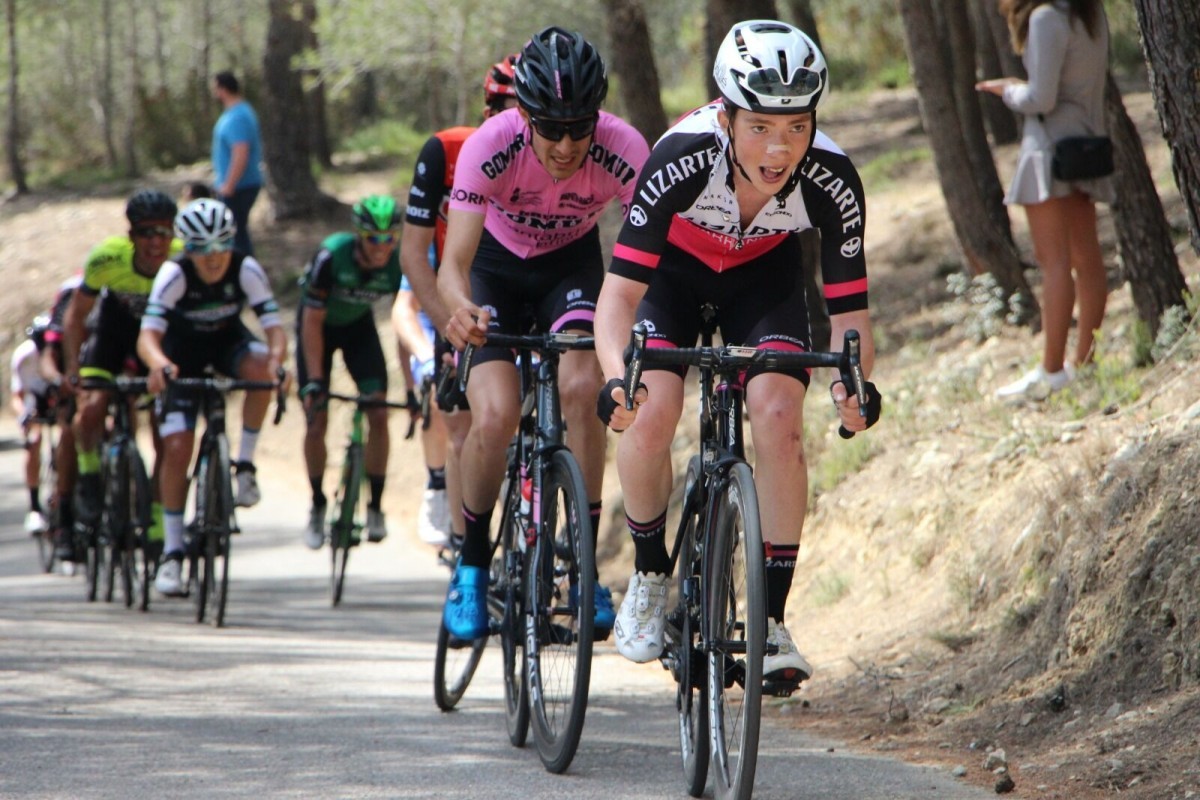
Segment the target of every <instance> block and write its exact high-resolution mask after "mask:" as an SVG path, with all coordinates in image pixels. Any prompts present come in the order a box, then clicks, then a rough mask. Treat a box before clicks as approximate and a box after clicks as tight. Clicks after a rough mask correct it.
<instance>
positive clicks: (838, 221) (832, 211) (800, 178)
mask: <svg viewBox="0 0 1200 800" xmlns="http://www.w3.org/2000/svg"><path fill="white" fill-rule="evenodd" d="M719 109H720V104H719V103H712V104H709V105H707V106H704V107H702V108H699V109H697V110H695V111H693V112H692V113H690V114H688V115H687V116H685V117H684V118H683V119H681V120H680V121H679V122H677V123H676V124H675V125H674V126H673V127H672V128H671V129H670V130H668V131H667V132H666V133H665V134H663V137H662V138H661V139H660V140H659V141H658V143H657V144H656V145H655V146H654V151H653V153H652V154H651V156H650V159H649V160H648V161H647V162H646V166H645V167H644V168H643V170H642V173H641V177H640V178H639V179H638V184H637V190H636V192H635V195H634V198H633V201H632V206H631V207H630V210H629V214H628V216H627V219H626V222H625V224H624V225H623V226H622V228H621V233H620V235H619V236H618V238H617V243H616V246H615V248H614V250H613V261H612V266H611V268H610V271H611V272H613V273H615V274H617V275H620V276H622V277H626V278H629V279H631V280H635V281H639V282H642V283H649V282H650V280H651V278H652V277H653V276H654V271H655V269H656V268H657V266H658V263H659V259H660V258H661V257H662V254H663V252H664V250H665V249H666V246H667V244H668V242H669V243H670V244H672V245H674V246H675V247H678V248H679V249H680V250H683V251H684V252H686V253H688V254H690V255H692V256H693V257H695V258H696V259H698V260H699V261H701V262H702V263H703V264H705V265H706V266H707V267H708V268H709V269H711V270H713V271H714V272H718V273H721V272H726V271H728V270H732V269H737V268H738V267H741V266H743V265H745V264H751V268H752V262H753V261H754V260H755V259H756V258H758V257H759V256H761V255H763V254H764V253H767V252H769V251H770V250H772V249H774V248H775V247H777V246H778V245H779V244H780V243H781V242H782V241H783V240H784V239H785V238H787V237H788V236H790V235H791V234H793V233H796V232H798V231H804V230H808V229H810V228H816V229H817V230H819V231H820V232H821V272H822V276H823V278H824V284H825V300H826V303H827V305H828V307H829V313H830V314H842V313H846V312H850V311H858V310H862V309H865V308H866V307H867V270H866V258H865V256H864V253H863V229H864V225H865V223H866V208H865V204H864V200H863V189H862V181H861V179H860V178H859V176H858V171H857V170H856V169H855V168H854V165H853V164H852V163H850V159H849V158H848V157H847V156H846V154H845V153H844V152H842V150H841V149H840V148H839V147H838V146H837V145H836V144H834V142H833V141H832V140H831V139H830V138H829V137H828V136H826V135H825V134H823V133H821V132H820V131H817V132H816V134H815V136H814V139H813V143H812V146H811V147H810V148H809V151H808V154H807V155H806V156H805V157H804V160H803V161H801V162H800V166H799V167H798V168H797V170H796V172H795V173H794V174H793V177H792V179H791V181H790V182H789V186H788V189H786V190H784V191H783V192H781V193H780V194H779V195H777V196H776V197H775V198H774V199H772V200H769V201H768V202H767V204H766V205H765V206H763V208H762V210H761V211H759V212H758V215H757V216H756V217H755V218H754V220H753V221H752V222H751V223H750V224H749V225H748V226H746V227H744V228H743V227H742V225H741V220H740V214H739V211H738V203H737V197H736V195H735V194H734V188H733V173H732V170H734V169H737V167H736V166H734V165H733V164H732V163H731V161H730V158H729V155H728V143H729V138H728V136H727V135H726V134H725V132H724V130H723V129H722V128H721V127H720V126H719V125H718V124H717V111H718V110H719ZM796 269H800V264H799V263H797V264H796Z"/></svg>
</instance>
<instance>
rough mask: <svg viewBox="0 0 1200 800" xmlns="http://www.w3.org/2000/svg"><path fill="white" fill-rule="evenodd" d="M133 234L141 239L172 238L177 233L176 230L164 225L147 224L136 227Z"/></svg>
mask: <svg viewBox="0 0 1200 800" xmlns="http://www.w3.org/2000/svg"><path fill="white" fill-rule="evenodd" d="M133 235H134V236H136V237H137V238H139V239H153V238H155V237H157V238H159V239H170V238H171V237H173V236H174V235H175V232H174V231H172V230H171V229H170V228H168V227H166V226H164V225H146V226H143V227H141V228H134V229H133Z"/></svg>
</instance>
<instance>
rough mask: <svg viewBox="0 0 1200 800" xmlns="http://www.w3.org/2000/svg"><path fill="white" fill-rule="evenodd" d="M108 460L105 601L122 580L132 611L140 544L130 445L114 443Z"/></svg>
mask: <svg viewBox="0 0 1200 800" xmlns="http://www.w3.org/2000/svg"><path fill="white" fill-rule="evenodd" d="M108 458H109V461H108V464H107V465H106V468H105V486H104V492H105V496H104V512H103V514H102V515H101V520H102V522H101V524H102V526H103V529H104V531H105V532H106V535H107V537H108V541H109V560H108V585H107V594H106V597H105V600H109V601H111V600H112V599H113V594H114V589H115V587H114V584H115V583H116V582H117V581H118V580H119V581H120V582H121V594H122V599H123V600H124V601H125V607H126V608H132V607H133V599H134V586H133V582H134V569H135V564H134V561H135V550H136V548H137V542H136V540H135V537H134V531H133V519H134V509H133V502H134V496H133V493H132V491H131V490H130V482H129V461H128V445H126V444H124V443H117V444H115V445H114V446H113V447H112V450H111V452H110V453H109V455H108Z"/></svg>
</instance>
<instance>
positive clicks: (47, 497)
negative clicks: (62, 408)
mask: <svg viewBox="0 0 1200 800" xmlns="http://www.w3.org/2000/svg"><path fill="white" fill-rule="evenodd" d="M31 421H32V422H34V423H36V424H37V425H40V426H41V431H42V433H41V441H40V442H39V443H38V457H39V460H40V464H39V467H38V496H39V497H41V498H42V501H43V502H44V503H45V504H46V527H45V529H44V530H41V531H38V532H37V533H36V534H34V536H33V539H34V542H35V543H36V544H37V548H38V564H40V565H41V567H42V570H43V571H45V572H53V571H54V567H55V565H56V564H57V563H58V559H57V557H56V556H55V541H54V535H55V532H56V531H57V530H58V527H59V519H60V517H59V515H58V440H59V436H58V418H57V414H56V412H55V410H54V409H49V410H48V411H47V413H45V414H39V415H37V416H35V417H34V418H33V419H32V420H31Z"/></svg>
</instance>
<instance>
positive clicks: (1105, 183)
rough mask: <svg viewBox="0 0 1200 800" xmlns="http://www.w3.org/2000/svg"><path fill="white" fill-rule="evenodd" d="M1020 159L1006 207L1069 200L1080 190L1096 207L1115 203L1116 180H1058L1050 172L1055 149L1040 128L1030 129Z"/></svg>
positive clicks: (1009, 190)
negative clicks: (1062, 199)
mask: <svg viewBox="0 0 1200 800" xmlns="http://www.w3.org/2000/svg"><path fill="white" fill-rule="evenodd" d="M1025 127H1026V134H1025V136H1024V138H1022V139H1021V151H1020V153H1019V154H1018V155H1017V169H1016V172H1014V173H1013V179H1012V183H1011V184H1009V187H1008V194H1006V195H1005V196H1004V203H1005V205H1021V206H1031V205H1035V204H1037V203H1044V202H1045V201H1047V200H1049V199H1050V198H1052V197H1066V196H1067V195H1069V194H1070V193H1071V192H1072V191H1074V190H1076V189H1078V190H1079V191H1081V192H1083V193H1084V194H1086V195H1088V196H1090V197H1091V198H1092V202H1094V203H1112V201H1113V197H1114V196H1115V194H1114V191H1113V182H1112V176H1111V175H1110V176H1108V177H1104V178H1095V179H1093V180H1087V181H1070V182H1065V181H1059V180H1055V179H1054V176H1053V174H1052V173H1051V170H1050V160H1051V158H1052V157H1053V145H1052V143H1051V142H1050V141H1049V140H1048V139H1046V138H1045V134H1044V133H1043V131H1042V129H1041V126H1040V125H1036V126H1035V125H1028V124H1027V125H1026V126H1025Z"/></svg>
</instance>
